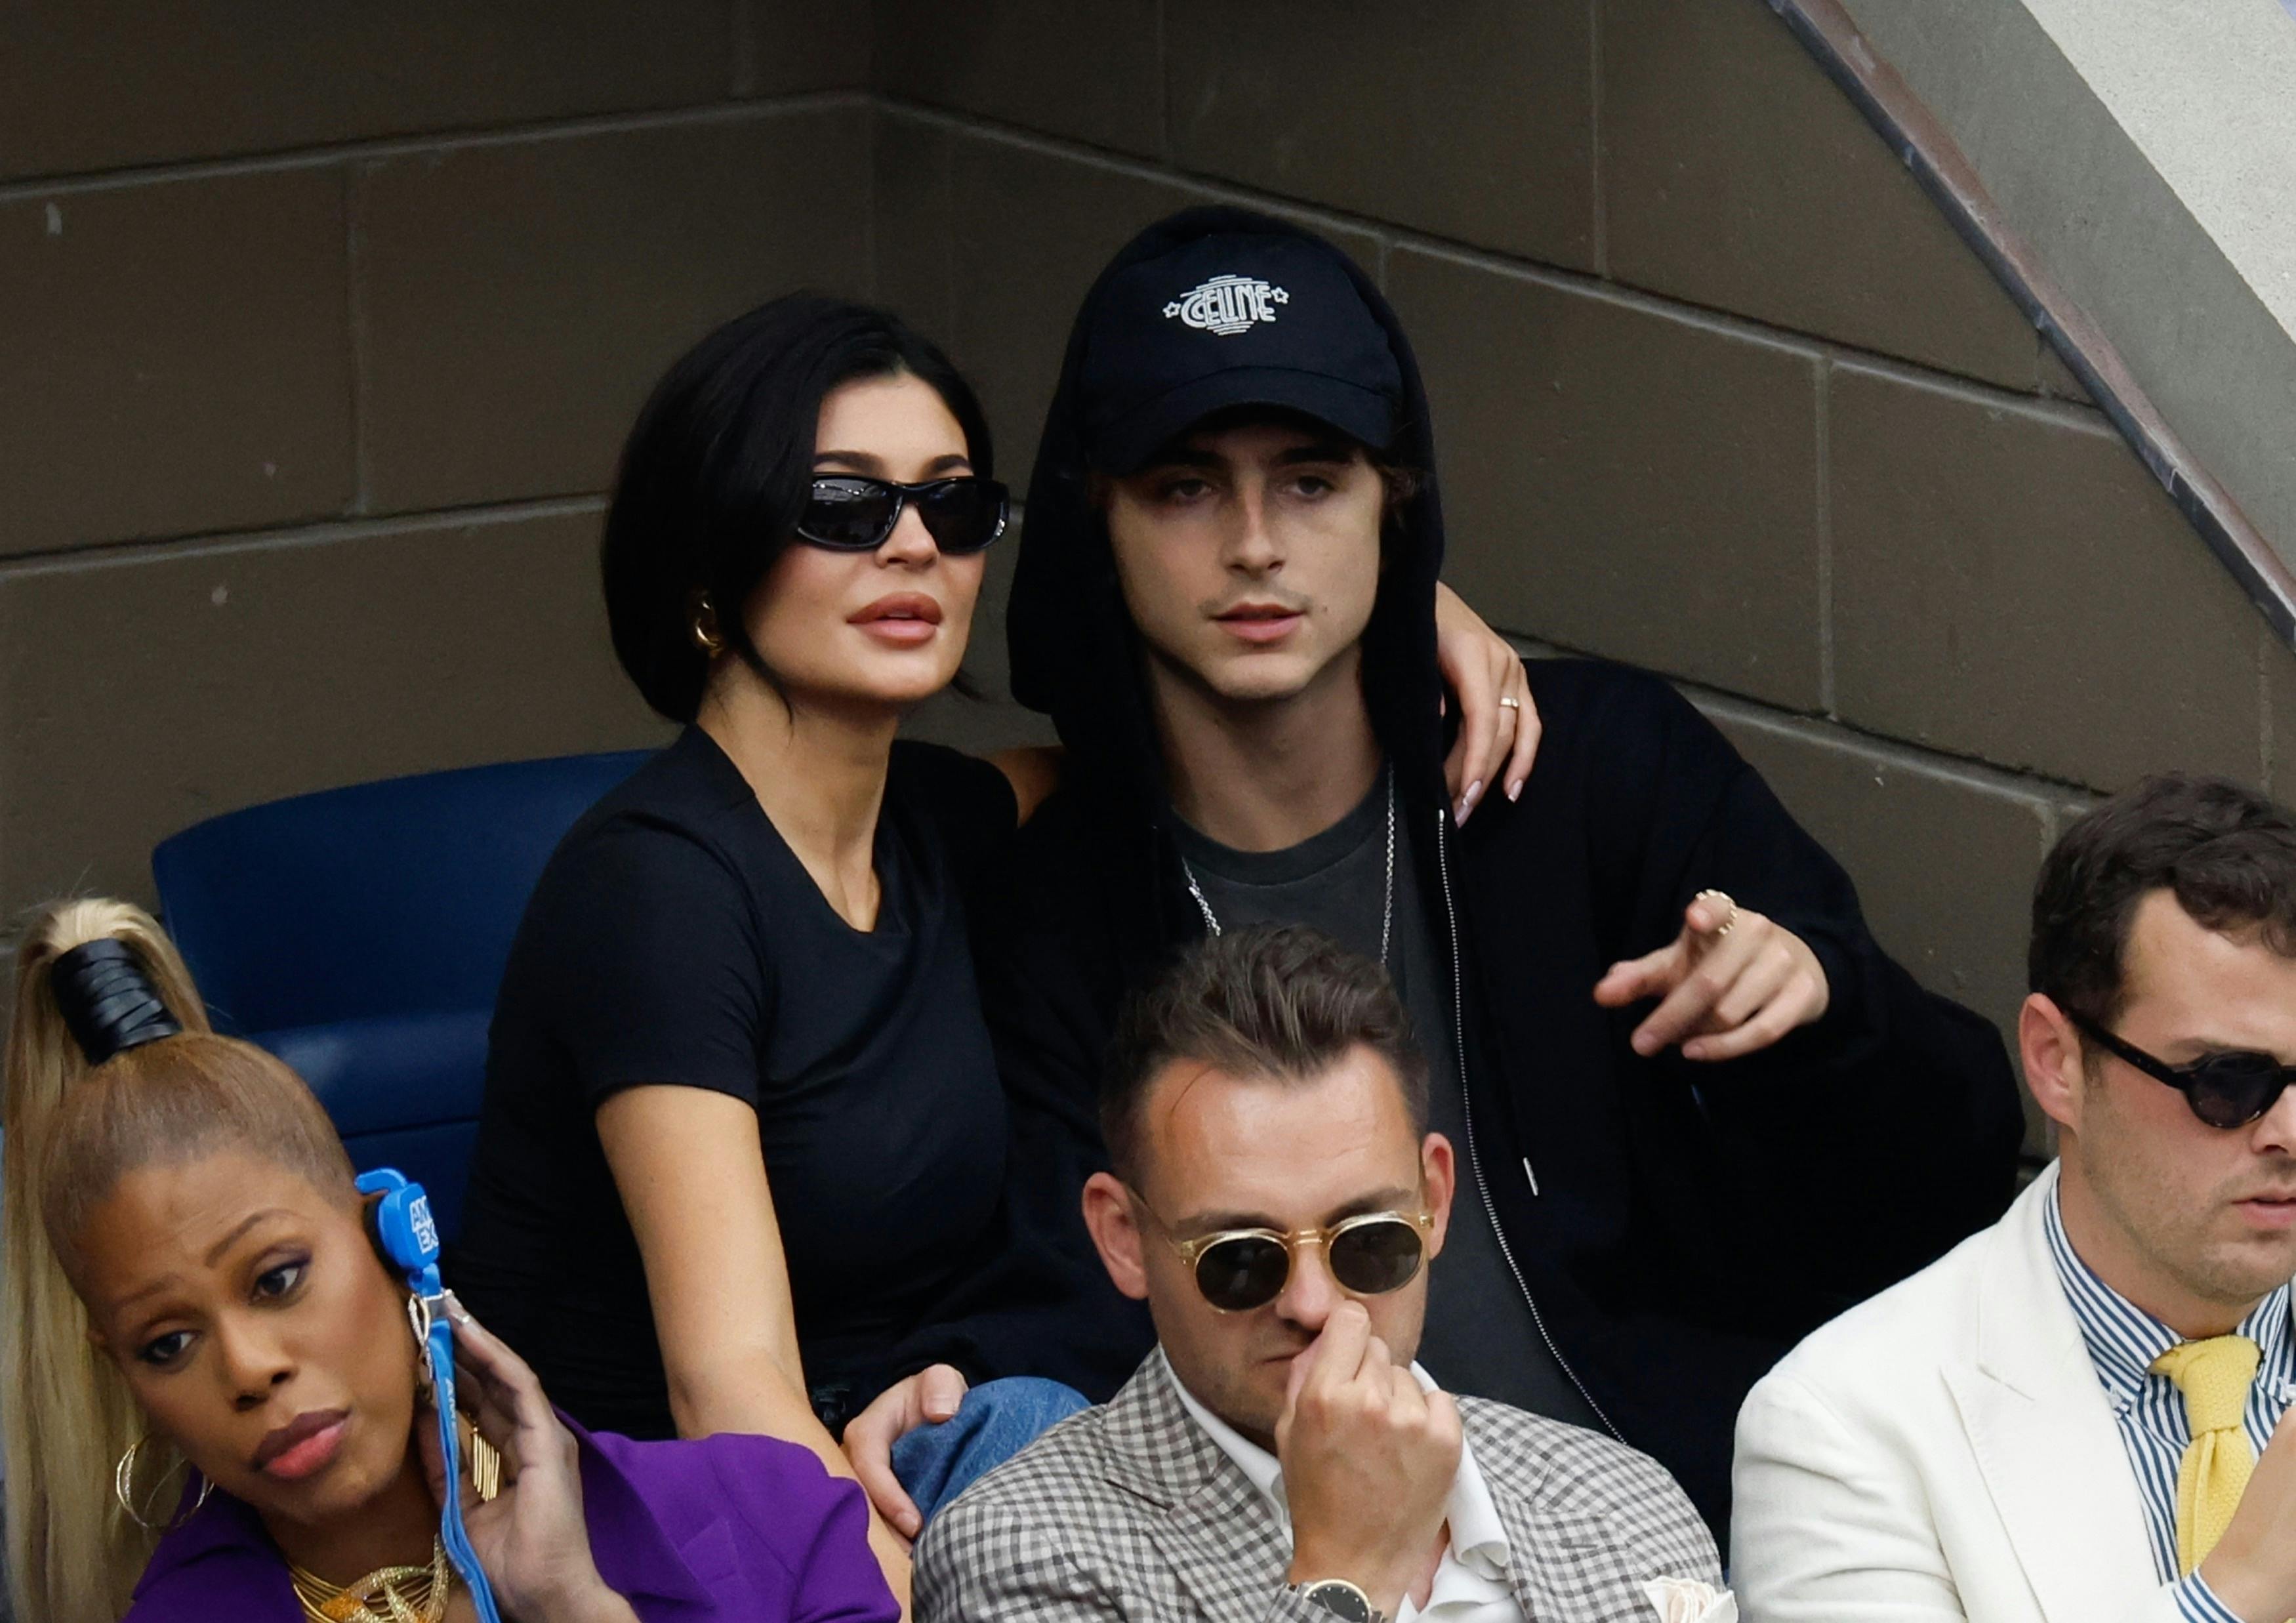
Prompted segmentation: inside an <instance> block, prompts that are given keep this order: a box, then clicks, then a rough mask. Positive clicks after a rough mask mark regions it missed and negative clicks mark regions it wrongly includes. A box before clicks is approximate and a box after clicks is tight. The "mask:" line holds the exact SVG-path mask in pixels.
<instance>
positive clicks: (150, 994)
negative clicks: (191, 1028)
mask: <svg viewBox="0 0 2296 1623" xmlns="http://www.w3.org/2000/svg"><path fill="white" fill-rule="evenodd" d="M48 984H49V986H50V987H51V988H53V991H54V993H55V997H56V1007H57V1008H58V1009H60V1010H61V1011H62V1012H63V1017H64V1024H65V1025H67V1026H69V1027H70V1029H71V1034H72V1036H73V1037H75V1038H77V1039H78V1042H79V1049H80V1052H81V1053H84V1054H86V1056H87V1062H88V1063H89V1064H91V1065H101V1064H102V1063H103V1062H105V1061H106V1060H108V1059H110V1058H111V1056H112V1055H114V1054H116V1053H122V1052H124V1051H126V1050H127V1049H130V1048H135V1047H137V1046H140V1045H143V1044H144V1043H152V1042H157V1041H158V1040H159V1039H160V1038H161V1037H174V1036H175V1035H176V1033H178V1032H180V1031H181V1030H183V1029H184V1023H183V1021H179V1020H177V1019H176V1017H175V1016H174V1015H172V1014H170V1013H168V1005H167V1004H165V1003H164V1002H162V1001H161V1000H160V993H159V990H158V988H155V987H153V986H152V977H151V976H150V975H149V974H147V973H145V971H144V969H143V958H142V957H141V956H140V955H137V953H136V951H135V948H134V947H130V946H128V945H127V942H125V941H122V940H120V939H119V938H118V937H116V936H107V937H104V938H102V939H100V940H94V941H90V942H88V943H86V945H85V946H81V947H73V948H72V949H71V951H70V952H68V953H62V954H59V955H57V958H56V961H55V963H53V964H51V965H49V967H48Z"/></svg>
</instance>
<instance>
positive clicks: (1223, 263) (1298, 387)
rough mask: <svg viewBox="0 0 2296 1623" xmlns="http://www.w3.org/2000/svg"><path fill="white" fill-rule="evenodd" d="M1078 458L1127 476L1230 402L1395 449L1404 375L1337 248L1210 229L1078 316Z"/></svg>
mask: <svg viewBox="0 0 2296 1623" xmlns="http://www.w3.org/2000/svg"><path fill="white" fill-rule="evenodd" d="M1086 319H1087V322H1088V326H1087V330H1086V333H1085V347H1084V357H1083V363H1082V365H1081V367H1080V369H1079V372H1078V401H1079V404H1080V406H1081V411H1082V415H1083V419H1084V439H1085V456H1086V460H1087V461H1088V462H1089V463H1091V465H1092V466H1093V467H1094V468H1095V469H1097V470H1098V471H1101V472H1103V473H1114V474H1125V473H1132V472H1136V471H1138V470H1139V469H1140V468H1141V467H1142V466H1143V465H1144V464H1145V463H1146V462H1147V461H1148V459H1149V458H1150V457H1151V456H1152V455H1155V454H1156V452H1157V451H1158V450H1159V449H1160V448H1161V447H1163V446H1164V445H1165V444H1166V443H1167V442H1168V441H1169V440H1170V439H1173V438H1174V437H1175V436H1176V435H1178V434H1180V433H1182V432H1184V431H1185V430H1186V429H1187V428H1188V426H1189V425H1190V424H1191V423H1194V422H1201V421H1202V420H1203V419H1204V418H1205V417H1208V416H1210V414H1212V413H1214V412H1218V411H1224V410H1226V409H1227V408H1228V407H1230V406H1280V407H1283V408H1285V409H1287V410H1291V411H1297V412H1304V413H1305V414H1308V416H1310V417H1313V418H1316V420H1317V421H1319V422H1327V423H1329V424H1331V425H1332V426H1333V428H1335V429H1338V430H1340V431H1341V432H1342V433H1344V434H1347V435H1349V436H1350V437H1351V438H1353V439H1358V440H1360V441H1362V442H1363V444H1364V445H1365V446H1366V447H1369V448H1370V449H1372V450H1374V451H1384V450H1386V449H1387V448H1388V447H1390V445H1391V444H1393V443H1394V440H1395V437H1396V433H1397V431H1398V427H1399V426H1400V418H1401V414H1402V406H1403V369H1402V367H1401V366H1399V365H1397V363H1396V359H1395V352H1394V351H1393V350H1392V349H1391V348H1389V346H1388V341H1387V329H1386V328H1385V327H1383V326H1382V325H1381V324H1380V321H1379V318H1378V317H1377V316H1374V315H1373V314H1372V311H1371V307H1370V306H1369V305H1367V304H1366V303H1365V301H1364V296H1363V294H1362V293H1361V292H1360V291H1357V287H1356V283H1355V280H1354V278H1353V277H1352V276H1351V275H1349V272H1348V267H1347V266H1346V264H1345V263H1344V262H1343V261H1342V260H1341V258H1340V255H1339V250H1336V249H1334V248H1332V247H1330V246H1329V245H1328V244H1326V243H1324V242H1320V241H1318V240H1316V238H1313V237H1308V236H1293V235H1290V234H1283V233H1278V232H1249V231H1232V232H1216V233H1213V234H1210V235H1207V236H1201V237H1197V238H1195V239H1194V240H1193V241H1191V242H1185V243H1184V244H1182V245H1181V246H1179V247H1177V248H1175V249H1174V250H1171V251H1170V252H1169V253H1166V254H1160V255H1158V256H1157V257H1156V258H1152V259H1144V260H1142V261H1140V262H1139V263H1138V264H1136V265H1129V266H1126V267H1125V268H1124V269H1122V270H1121V271H1119V272H1117V273H1116V274H1115V275H1113V276H1111V277H1110V278H1109V280H1108V282H1107V283H1106V285H1105V286H1103V288H1102V290H1101V292H1100V296H1099V298H1098V299H1096V300H1095V302H1094V304H1093V307H1092V309H1091V310H1090V312H1089V313H1088V315H1087V318H1086Z"/></svg>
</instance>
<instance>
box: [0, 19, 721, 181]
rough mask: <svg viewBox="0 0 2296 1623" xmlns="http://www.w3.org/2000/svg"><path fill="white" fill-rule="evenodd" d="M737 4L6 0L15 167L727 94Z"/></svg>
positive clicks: (7, 116)
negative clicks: (732, 9)
mask: <svg viewBox="0 0 2296 1623" xmlns="http://www.w3.org/2000/svg"><path fill="white" fill-rule="evenodd" d="M729 17H730V13H729V0H648V4H644V5H628V4H618V3H617V0H483V3H481V4H462V3H459V0H381V3H380V4H378V3H376V0H228V4H198V3H197V0H145V3H144V4H128V3H127V0H20V3H19V4H10V5H7V6H5V7H0V174H7V175H45V174H54V173H58V172H62V171H71V170H84V169H106V168H119V167H121V166H123V165H129V164H144V163H158V162H165V161H168V160H174V159H182V158H204V157H213V156H217V155H221V154H225V153H234V152H277V151H280V150H282V149H284V148H288V147H299V146H316V145H321V144H324V143H330V142H337V141H348V140H355V139H357V138H359V137H361V136H369V135H405V134H409V133H412V132H415V131H421V130H434V129H463V128H470V127H478V126H485V125H490V124H506V123H518V122H523V121H525V120H529V119H549V118H562V117H566V116H569V115H572V114H580V113H600V112H620V111H631V110H634V109H639V108H655V107H674V106H682V105H685V104H688V103H691V102H707V101H716V100H718V99H719V98H721V97H723V96H724V95H725V94H726V91H727V89H728V88H729V87H730V85H731V82H732V74H731V71H730V70H729V67H728V60H729V58H728V53H729V51H730V48H731V45H732V30H731V28H730V23H729Z"/></svg>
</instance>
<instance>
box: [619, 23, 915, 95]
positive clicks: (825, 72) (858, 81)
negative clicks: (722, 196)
mask: <svg viewBox="0 0 2296 1623" xmlns="http://www.w3.org/2000/svg"><path fill="white" fill-rule="evenodd" d="M733 4H734V7H735V8H736V10H735V25H736V27H737V28H739V29H740V30H741V33H742V83H741V85H740V86H739V88H740V90H741V91H742V94H749V95H785V94H790V93H791V92H794V91H802V90H866V89H868V88H869V86H870V82H871V74H872V71H873V69H874V67H875V57H874V54H873V29H872V25H871V19H870V16H869V0H733ZM639 14H641V15H643V14H644V13H643V12H640V13H639Z"/></svg>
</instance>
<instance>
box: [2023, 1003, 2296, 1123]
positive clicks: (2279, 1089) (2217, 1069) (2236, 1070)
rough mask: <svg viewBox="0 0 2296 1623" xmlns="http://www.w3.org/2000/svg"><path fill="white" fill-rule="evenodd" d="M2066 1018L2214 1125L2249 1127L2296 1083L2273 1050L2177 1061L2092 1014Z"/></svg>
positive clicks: (2069, 1013)
mask: <svg viewBox="0 0 2296 1623" xmlns="http://www.w3.org/2000/svg"><path fill="white" fill-rule="evenodd" d="M2061 1006H2062V1005H2061ZM2065 1018H2066V1019H2068V1020H2070V1021H2072V1023H2073V1024H2074V1026H2075V1027H2077V1028H2078V1029H2079V1030H2080V1031H2081V1033H2082V1034H2083V1035H2084V1036H2086V1037H2088V1039H2089V1040H2090V1041H2091V1042H2094V1043H2095V1044H2096V1045H2097V1046H2098V1047H2100V1048H2102V1049H2103V1050H2104V1051H2105V1052H2106V1053H2109V1054H2111V1055H2112V1056H2113V1057H2114V1058H2115V1059H2118V1060H2121V1061H2124V1062H2127V1063H2128V1064H2130V1065H2133V1066H2135V1067H2136V1069H2137V1070H2141V1071H2143V1072H2144V1074H2145V1075H2146V1076H2148V1077H2150V1078H2153V1080H2154V1081H2156V1082H2165V1083H2167V1084H2168V1085H2169V1086H2170V1087H2173V1088H2175V1089H2176V1090H2177V1092H2178V1093H2180V1094H2184V1095H2185V1103H2186V1104H2188V1105H2190V1106H2191V1107H2192V1110H2193V1114H2194V1115H2195V1116H2198V1117H2199V1118H2200V1119H2202V1121H2205V1122H2207V1123H2208V1124H2209V1126H2210V1127H2224V1128H2231V1127H2246V1126H2247V1125H2248V1124H2249V1123H2250V1122H2251V1121H2254V1120H2257V1119H2259V1118H2260V1117H2261V1116H2263V1114H2264V1113H2265V1112H2266V1111H2268V1110H2270V1109H2271V1108H2272V1107H2273V1106H2274V1105H2275V1104H2277V1103H2278V1102H2280V1095H2281V1094H2282V1093H2283V1092H2284V1091H2285V1090H2286V1088H2287V1087H2288V1086H2289V1084H2290V1083H2292V1082H2296V1066H2288V1065H2283V1064H2282V1063H2281V1062H2279V1061H2278V1060H2276V1059H2275V1058H2274V1057H2273V1056H2272V1055H2270V1054H2268V1053H2251V1052H2249V1051H2246V1050H2240V1051H2236V1052H2234V1053H2211V1054H2208V1055H2206V1056H2204V1057H2203V1058H2201V1059H2197V1060H2194V1062H2192V1063H2191V1064H2189V1065H2171V1064H2169V1062H2168V1061H2166V1060H2161V1059H2155V1058H2154V1057H2153V1055H2151V1054H2149V1053H2145V1052H2144V1050H2143V1049H2142V1048H2139V1047H2137V1046H2136V1044H2134V1043H2130V1042H2125V1041H2123V1040H2122V1039H2121V1038H2120V1037H2115V1036H2113V1034H2112V1032H2110V1031H2107V1030H2106V1029H2104V1028H2103V1026H2101V1025H2099V1024H2097V1023H2096V1021H2093V1020H2091V1019H2089V1017H2088V1016H2087V1015H2086V1014H2081V1013H2077V1012H2074V1011H2073V1010H2071V1009H2067V1010H2065Z"/></svg>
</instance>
